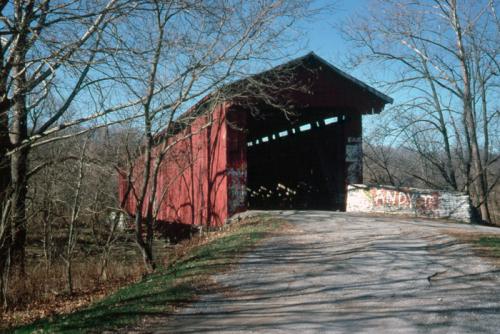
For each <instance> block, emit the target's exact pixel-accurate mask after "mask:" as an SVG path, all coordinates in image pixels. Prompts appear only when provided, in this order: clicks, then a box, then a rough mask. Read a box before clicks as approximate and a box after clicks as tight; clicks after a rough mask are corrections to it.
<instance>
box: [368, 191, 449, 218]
mask: <svg viewBox="0 0 500 334" xmlns="http://www.w3.org/2000/svg"><path fill="white" fill-rule="evenodd" d="M370 197H371V199H372V204H373V206H374V207H379V208H392V209H397V210H402V211H404V210H411V211H416V212H417V214H423V215H428V216H432V215H434V213H435V211H436V210H438V208H439V192H431V193H420V192H415V191H402V190H392V189H384V188H372V189H370Z"/></svg>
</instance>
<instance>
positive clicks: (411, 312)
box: [145, 211, 500, 333]
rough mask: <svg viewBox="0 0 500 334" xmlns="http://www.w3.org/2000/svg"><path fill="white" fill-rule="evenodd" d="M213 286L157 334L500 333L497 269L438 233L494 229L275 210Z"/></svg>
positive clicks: (157, 327)
mask: <svg viewBox="0 0 500 334" xmlns="http://www.w3.org/2000/svg"><path fill="white" fill-rule="evenodd" d="M273 214H274V215H277V216H281V217H284V218H285V219H287V220H288V221H289V222H290V223H292V226H293V227H292V228H291V231H289V232H286V233H284V234H282V235H278V236H275V237H272V238H270V239H267V240H266V241H265V242H264V243H263V244H261V245H260V246H259V247H258V248H257V249H256V250H255V251H253V252H252V253H250V254H248V255H246V256H245V257H244V258H242V259H241V262H240V264H239V265H238V266H237V267H236V268H235V270H233V271H231V272H229V273H226V274H221V275H219V276H217V277H216V278H215V280H216V283H217V286H218V287H219V288H218V289H215V291H214V292H213V293H212V294H209V295H205V296H202V297H201V299H200V300H199V301H198V302H196V303H194V304H193V305H191V306H189V307H186V308H185V309H183V310H181V311H180V312H178V313H177V314H174V315H173V316H172V317H170V318H168V320H165V321H164V322H160V323H157V322H156V323H155V324H154V325H153V327H151V328H148V329H145V331H147V332H154V333H500V269H499V267H495V266H494V264H493V263H491V262H488V261H487V260H485V259H483V258H479V257H477V256H475V255H474V254H473V253H472V251H471V249H470V248H469V247H468V246H467V245H465V244H463V243H459V242H457V241H456V240H455V239H453V238H452V237H450V236H448V235H447V234H446V233H445V231H444V230H454V231H460V232H463V233H474V232H483V233H484V232H488V233H496V234H497V235H500V229H495V228H488V227H481V226H474V225H466V224H454V223H443V222H434V221H429V220H422V219H410V218H408V219H405V218H393V217H391V218H384V217H367V216H359V215H353V214H346V213H336V212H323V211H307V212H304V211H283V212H273Z"/></svg>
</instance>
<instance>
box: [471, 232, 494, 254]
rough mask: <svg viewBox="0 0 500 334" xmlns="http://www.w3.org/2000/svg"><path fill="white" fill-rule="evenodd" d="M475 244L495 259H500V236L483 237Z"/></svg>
mask: <svg viewBox="0 0 500 334" xmlns="http://www.w3.org/2000/svg"><path fill="white" fill-rule="evenodd" d="M474 243H475V244H476V245H477V246H479V247H481V248H483V249H484V250H486V251H487V252H488V253H490V254H491V255H492V256H493V257H497V258H500V236H481V237H479V238H478V239H476V240H475V241H474Z"/></svg>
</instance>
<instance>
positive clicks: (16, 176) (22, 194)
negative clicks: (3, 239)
mask: <svg viewBox="0 0 500 334" xmlns="http://www.w3.org/2000/svg"><path fill="white" fill-rule="evenodd" d="M15 73H17V74H18V78H17V79H16V82H17V84H16V89H17V90H19V89H22V87H23V85H24V83H25V78H24V71H23V70H22V69H21V68H19V69H17V70H16V71H15ZM13 109H14V110H13V111H14V112H13V118H12V131H11V133H10V141H11V143H12V145H13V146H14V147H16V146H18V145H20V144H21V143H22V142H23V141H24V140H25V139H26V138H27V137H28V124H27V110H26V98H25V96H24V95H22V94H19V93H18V94H15V96H14V106H13ZM28 153H29V148H27V147H26V148H22V149H19V150H18V151H16V152H15V153H13V154H12V155H11V157H10V174H11V188H12V192H11V194H10V199H11V201H12V203H11V205H12V209H11V221H12V226H13V229H12V233H13V238H12V248H13V251H12V264H13V265H14V266H17V267H18V268H19V269H20V273H21V274H24V259H25V243H26V195H27V192H28V184H27V172H28Z"/></svg>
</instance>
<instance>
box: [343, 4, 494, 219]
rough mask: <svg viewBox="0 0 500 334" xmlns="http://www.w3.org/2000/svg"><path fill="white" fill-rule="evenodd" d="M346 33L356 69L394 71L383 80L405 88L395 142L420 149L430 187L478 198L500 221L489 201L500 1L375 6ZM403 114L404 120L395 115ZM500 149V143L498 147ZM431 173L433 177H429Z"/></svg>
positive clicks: (424, 177)
mask: <svg viewBox="0 0 500 334" xmlns="http://www.w3.org/2000/svg"><path fill="white" fill-rule="evenodd" d="M372 5H373V6H372V8H371V10H370V12H369V13H368V14H367V15H366V17H363V19H362V20H360V19H359V18H353V19H352V20H351V21H350V23H349V24H348V25H346V26H345V28H344V29H343V31H344V33H345V35H346V37H347V38H348V39H349V40H350V41H351V42H353V44H354V45H356V46H358V47H359V48H357V49H356V50H358V52H357V53H355V54H354V55H353V57H352V59H351V61H352V63H353V64H360V63H372V64H373V63H376V64H378V65H379V66H381V67H383V68H386V69H387V73H388V75H386V78H384V79H383V80H381V83H383V84H385V85H387V87H388V89H392V90H397V91H398V92H399V93H400V95H401V96H407V98H406V99H405V100H402V101H400V102H399V103H398V104H397V105H396V106H395V107H394V108H393V111H392V115H391V118H392V121H391V124H393V126H392V129H391V134H390V136H392V137H394V130H397V129H399V130H400V131H399V133H398V136H399V137H398V140H393V143H395V144H397V145H399V146H403V147H405V148H406V149H408V150H411V151H412V152H415V153H416V154H417V156H418V157H419V159H420V160H421V161H419V162H421V163H422V166H424V164H425V166H426V168H422V169H421V171H417V173H414V175H412V176H413V177H415V178H418V179H420V180H422V181H424V182H426V183H427V184H428V185H429V186H438V187H445V188H450V189H453V190H462V191H466V192H468V193H470V194H471V196H472V198H473V199H474V204H475V206H476V207H477V208H478V209H479V210H480V213H481V217H482V220H484V221H486V222H492V220H491V214H490V210H489V208H488V204H489V203H488V196H489V193H490V191H491V189H493V187H494V184H495V183H496V182H497V181H498V175H497V174H498V173H496V172H493V170H492V167H493V166H494V163H495V161H496V160H497V159H498V152H495V151H494V148H493V146H492V145H491V143H492V141H498V137H497V136H495V135H494V133H493V132H491V130H490V129H492V128H493V129H495V128H498V123H499V112H498V103H497V102H496V101H498V85H499V80H498V70H499V63H498V61H499V50H500V43H499V42H500V34H499V30H498V26H499V25H498V24H499V21H498V18H497V16H496V9H497V8H496V3H495V2H494V1H489V0H485V1H476V2H474V3H470V2H468V1H456V0H445V1H437V0H436V1H403V2H401V1H374V2H373V3H372ZM394 116H396V117H394ZM496 144H498V142H496ZM429 171H431V175H429V174H428V175H426V173H429Z"/></svg>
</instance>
